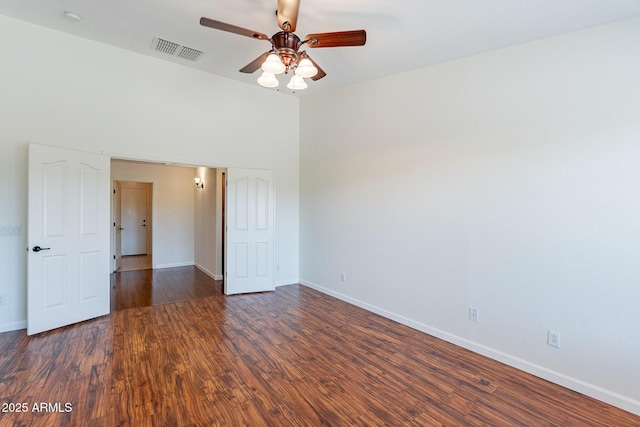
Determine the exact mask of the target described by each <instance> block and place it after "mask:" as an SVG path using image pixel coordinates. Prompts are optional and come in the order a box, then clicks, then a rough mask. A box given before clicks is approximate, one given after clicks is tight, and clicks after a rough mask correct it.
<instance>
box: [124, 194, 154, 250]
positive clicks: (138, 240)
mask: <svg viewBox="0 0 640 427" xmlns="http://www.w3.org/2000/svg"><path fill="white" fill-rule="evenodd" d="M121 204H122V205H121V206H122V208H121V212H122V239H121V240H122V255H144V254H146V253H147V206H148V204H147V190H146V188H127V187H123V188H122V200H121Z"/></svg>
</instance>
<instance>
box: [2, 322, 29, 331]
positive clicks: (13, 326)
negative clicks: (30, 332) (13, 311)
mask: <svg viewBox="0 0 640 427" xmlns="http://www.w3.org/2000/svg"><path fill="white" fill-rule="evenodd" d="M20 329H27V321H26V320H23V321H21V322H12V323H3V324H0V333H2V332H10V331H17V330H20Z"/></svg>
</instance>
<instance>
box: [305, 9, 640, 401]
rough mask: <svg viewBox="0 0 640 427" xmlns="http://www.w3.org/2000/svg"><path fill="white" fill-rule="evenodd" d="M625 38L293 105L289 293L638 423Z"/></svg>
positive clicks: (634, 39) (624, 34) (628, 30)
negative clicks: (297, 282) (606, 406)
mask: <svg viewBox="0 0 640 427" xmlns="http://www.w3.org/2000/svg"><path fill="white" fill-rule="evenodd" d="M638 46H640V20H638V19H636V20H631V21H626V22H621V23H617V24H613V25H609V26H604V27H597V28H593V29H589V30H586V31H581V32H577V33H573V34H569V35H565V36H561V37H555V38H551V39H547V40H543V41H538V42H535V43H529V44H525V45H519V46H516V47H512V48H508V49H503V50H499V51H495V52H490V53H486V54H481V55H477V56H474V57H470V58H467V59H462V60H458V61H454V62H450V63H445V64H442V65H438V66H434V67H430V68H426V69H421V70H416V71H413V72H408V73H403V74H399V75H395V76H392V77H388V78H383V79H380V80H375V81H370V82H366V83H362V84H359V85H355V86H350V87H346V88H343V89H339V90H335V91H332V92H329V93H324V94H313V95H309V96H307V97H304V98H302V100H301V113H300V114H301V149H300V150H301V151H300V152H301V154H300V155H301V158H300V171H301V179H300V186H301V190H300V194H301V196H300V202H301V207H300V210H301V213H300V215H301V224H300V241H301V248H300V250H301V260H300V272H301V273H300V275H301V279H302V281H303V283H306V284H308V285H311V286H313V287H316V288H317V289H321V290H323V291H325V292H328V293H330V294H333V295H337V296H339V297H341V298H344V299H346V300H349V301H352V302H355V303H357V304H359V305H361V306H364V307H367V308H369V309H372V310H374V311H377V312H379V313H383V314H385V315H387V316H389V317H392V318H395V319H397V320H400V321H402V322H404V323H407V324H409V325H411V326H414V327H416V328H419V329H422V330H424V331H427V332H429V333H431V334H434V335H436V336H439V337H442V338H445V339H447V340H449V341H453V342H455V343H458V344H461V345H463V346H465V347H467V348H471V349H473V350H475V351H479V352H481V353H484V354H488V355H490V356H491V357H494V358H497V359H499V360H503V361H506V362H507V363H510V364H512V365H514V366H517V367H520V368H523V369H525V370H528V371H530V372H533V373H535V374H537V375H541V376H543V377H545V378H548V379H551V380H553V381H556V382H559V383H561V384H564V385H567V386H569V387H572V388H574V389H577V390H579V391H582V392H585V393H588V394H590V395H592V396H595V397H598V398H600V399H603V400H606V401H608V402H611V403H613V404H616V405H618V406H621V407H623V408H626V409H628V410H632V411H634V412H636V413H640V387H639V386H638V384H640V370H639V369H638V361H640V334H639V333H638V325H640V310H638V303H639V302H640V50H639V49H638ZM341 272H344V273H346V279H347V280H346V281H345V282H342V281H341ZM470 306H473V307H477V308H478V309H479V313H480V322H479V323H473V322H471V321H470V320H469V319H468V309H469V307H470ZM548 329H553V330H555V331H559V332H560V333H561V348H560V349H557V348H553V347H550V346H548V345H547V344H546V338H547V330H548Z"/></svg>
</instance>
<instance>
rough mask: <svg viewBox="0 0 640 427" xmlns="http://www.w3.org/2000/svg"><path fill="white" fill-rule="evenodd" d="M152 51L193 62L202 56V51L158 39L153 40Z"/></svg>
mask: <svg viewBox="0 0 640 427" xmlns="http://www.w3.org/2000/svg"><path fill="white" fill-rule="evenodd" d="M151 49H153V50H156V51H158V52H162V53H166V54H167V55H171V56H177V57H178V58H182V59H186V60H187V61H192V62H193V61H196V60H197V59H198V58H199V57H200V55H202V51H199V50H196V49H192V48H190V47H186V46H182V45H179V44H178V43H174V42H170V41H168V40H164V39H161V38H158V37H154V38H153V42H151Z"/></svg>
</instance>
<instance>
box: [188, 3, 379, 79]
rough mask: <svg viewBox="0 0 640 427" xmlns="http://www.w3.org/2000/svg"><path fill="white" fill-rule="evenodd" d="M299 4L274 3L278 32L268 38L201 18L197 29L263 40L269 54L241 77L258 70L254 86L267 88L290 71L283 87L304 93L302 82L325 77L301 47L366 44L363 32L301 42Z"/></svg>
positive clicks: (317, 36) (310, 37)
mask: <svg viewBox="0 0 640 427" xmlns="http://www.w3.org/2000/svg"><path fill="white" fill-rule="evenodd" d="M299 7H300V0H278V10H277V15H278V26H279V27H280V29H282V31H280V32H278V33H275V34H274V35H273V36H271V37H268V36H267V35H266V34H263V33H260V32H257V31H252V30H248V29H246V28H242V27H238V26H235V25H231V24H227V23H225V22H221V21H216V20H213V19H209V18H205V17H202V18H200V25H202V26H205V27H209V28H214V29H217V30H221V31H227V32H230V33H234V34H239V35H241V36H247V37H251V38H254V39H258V40H267V41H268V42H270V43H271V50H270V51H268V52H265V53H263V54H262V55H260V56H259V57H258V58H256V59H254V60H253V61H252V62H250V63H249V64H247V65H246V66H244V67H243V68H241V69H240V72H242V73H254V72H255V71H257V70H258V69H260V68H261V69H262V71H263V73H262V75H261V76H260V77H259V78H258V84H260V85H261V86H264V87H268V88H274V87H278V86H279V82H278V79H277V77H276V75H278V74H282V73H288V72H289V71H294V75H293V76H292V77H291V81H290V82H289V84H287V87H288V88H289V89H291V90H293V91H296V90H302V89H306V88H307V87H308V86H307V83H306V82H305V81H304V79H305V78H310V79H311V80H314V81H315V80H320V79H321V78H323V77H324V76H326V75H327V73H325V72H324V71H323V70H322V69H321V68H320V67H319V66H318V64H316V63H315V62H314V61H313V59H311V58H310V57H309V55H307V52H306V51H300V48H302V47H303V46H304V45H307V47H309V48H318V47H341V46H364V44H365V43H366V40H367V33H366V32H365V30H354V31H337V32H332V33H317V34H310V35H308V36H307V37H306V38H305V39H303V40H301V39H300V37H298V36H297V35H296V34H294V31H295V30H296V23H297V21H298V9H299Z"/></svg>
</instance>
